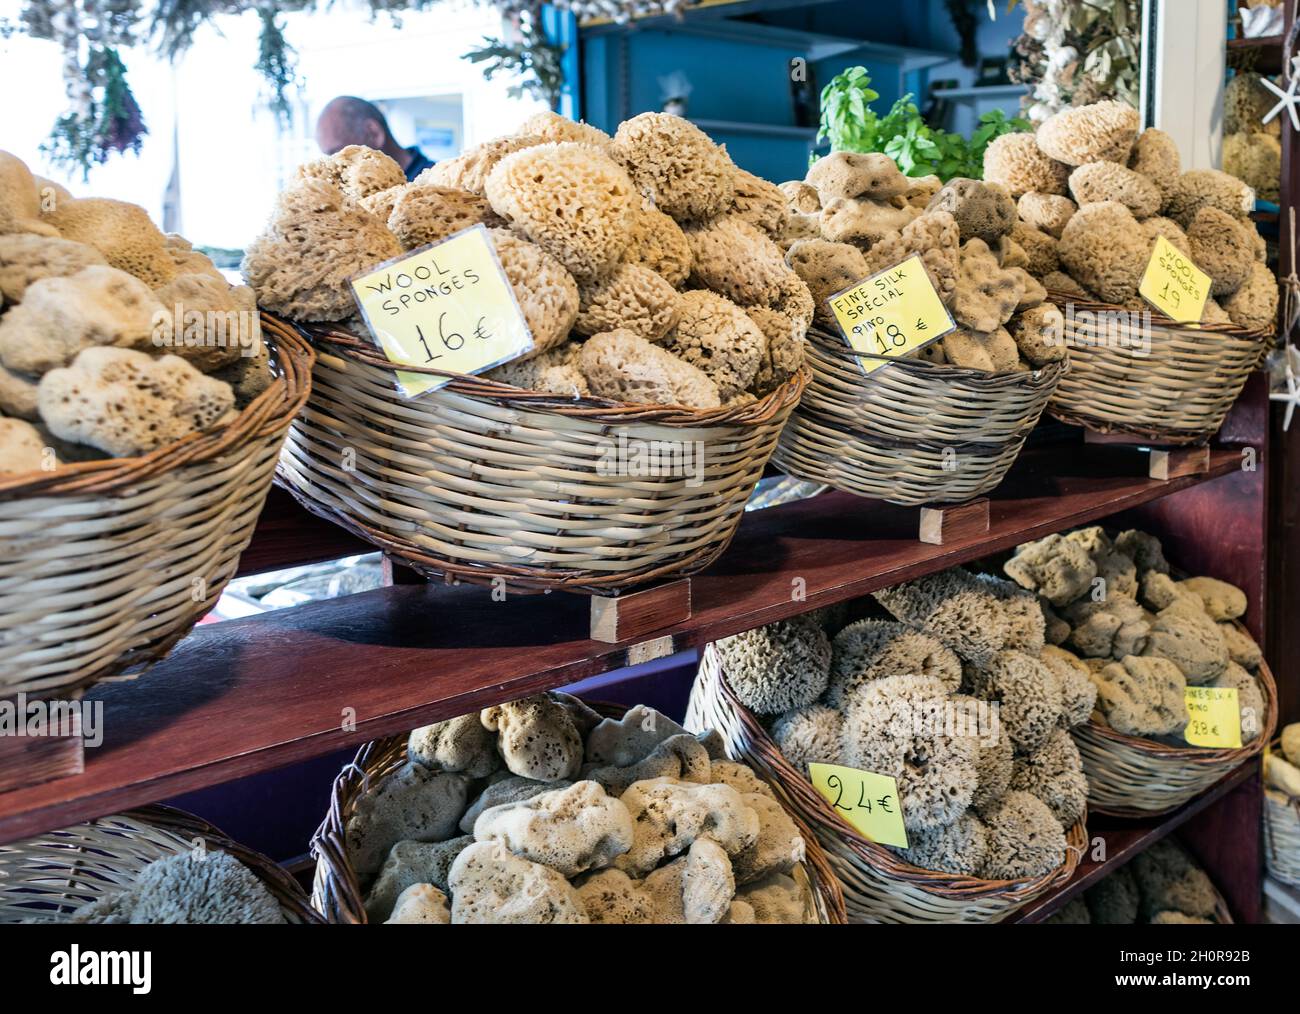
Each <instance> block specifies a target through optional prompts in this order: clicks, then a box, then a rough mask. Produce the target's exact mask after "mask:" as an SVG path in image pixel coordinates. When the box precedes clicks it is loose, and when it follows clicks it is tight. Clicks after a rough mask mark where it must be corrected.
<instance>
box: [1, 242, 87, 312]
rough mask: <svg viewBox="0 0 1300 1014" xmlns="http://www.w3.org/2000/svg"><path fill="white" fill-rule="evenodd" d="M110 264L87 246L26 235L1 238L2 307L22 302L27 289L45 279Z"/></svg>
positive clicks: (66, 275) (61, 276) (64, 276)
mask: <svg viewBox="0 0 1300 1014" xmlns="http://www.w3.org/2000/svg"><path fill="white" fill-rule="evenodd" d="M107 263H108V261H107V260H105V258H104V255H103V254H102V253H100V252H99V251H98V250H96V249H95V248H94V247H93V246H90V245H89V244H86V243H74V242H73V241H72V240H68V239H55V238H54V237H51V236H37V235H34V234H32V233H26V232H16V233H11V234H9V235H0V304H3V303H21V302H22V301H23V294H24V293H25V292H26V291H27V287H28V286H29V285H31V284H32V283H33V282H37V281H40V280H41V279H42V278H66V277H68V276H69V275H75V274H76V273H77V272H79V271H80V270H81V269H82V268H88V267H90V266H91V265H93V264H107Z"/></svg>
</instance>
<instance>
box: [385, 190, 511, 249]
mask: <svg viewBox="0 0 1300 1014" xmlns="http://www.w3.org/2000/svg"><path fill="white" fill-rule="evenodd" d="M480 223H483V224H489V225H493V224H500V220H499V219H498V218H497V217H496V215H495V214H494V213H493V211H492V207H491V205H489V204H488V202H487V201H486V200H485V199H484V198H482V197H479V196H478V195H477V194H471V193H470V192H469V191H468V190H453V189H451V188H450V187H438V186H433V185H430V184H426V183H418V184H417V183H412V184H410V185H409V186H406V187H403V188H402V191H401V193H400V194H399V195H398V196H397V199H396V200H395V201H394V202H393V208H392V211H391V212H390V213H389V215H388V228H389V229H390V230H392V233H393V235H394V236H396V237H397V239H398V241H399V242H400V243H401V244H402V246H404V247H406V249H408V250H414V249H415V248H416V247H420V246H426V245H427V244H429V243H437V242H439V241H440V240H444V239H446V238H447V237H448V236H450V235H451V234H452V233H454V232H460V231H461V230H462V229H468V228H469V227H470V226H471V225H478V224H480Z"/></svg>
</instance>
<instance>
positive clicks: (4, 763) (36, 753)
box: [0, 720, 86, 793]
mask: <svg viewBox="0 0 1300 1014" xmlns="http://www.w3.org/2000/svg"><path fill="white" fill-rule="evenodd" d="M74 724H75V725H76V728H75V729H74V730H73V731H71V732H69V733H67V734H65V735H59V736H56V735H50V736H0V793H4V792H12V791H13V790H14V789H23V788H27V787H28V786H31V785H40V784H41V783H42V782H52V781H54V780H55V779H56V778H67V777H69V776H71V775H79V774H81V773H82V772H84V771H85V770H86V754H85V741H84V740H83V739H82V737H81V723H80V720H77V721H76V722H75V723H74Z"/></svg>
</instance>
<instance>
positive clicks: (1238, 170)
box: [1223, 134, 1282, 201]
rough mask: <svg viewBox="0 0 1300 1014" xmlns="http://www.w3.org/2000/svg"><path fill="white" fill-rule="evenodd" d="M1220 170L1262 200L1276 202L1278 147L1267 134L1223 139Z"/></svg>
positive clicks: (1275, 141)
mask: <svg viewBox="0 0 1300 1014" xmlns="http://www.w3.org/2000/svg"><path fill="white" fill-rule="evenodd" d="M1223 169H1224V171H1225V172H1229V173H1231V174H1232V175H1233V176H1236V177H1237V178H1238V179H1240V180H1242V181H1243V182H1244V183H1247V184H1249V185H1250V186H1251V188H1253V189H1254V191H1255V193H1256V194H1258V195H1259V196H1260V197H1261V198H1262V199H1263V200H1265V201H1277V200H1278V196H1279V194H1280V193H1281V178H1282V145H1281V143H1280V142H1279V141H1278V139H1277V138H1276V137H1269V136H1268V135H1267V134H1228V135H1226V136H1225V137H1224V139H1223Z"/></svg>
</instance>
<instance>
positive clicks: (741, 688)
mask: <svg viewBox="0 0 1300 1014" xmlns="http://www.w3.org/2000/svg"><path fill="white" fill-rule="evenodd" d="M714 647H715V649H716V650H717V652H718V656H719V658H720V659H721V662H722V671H723V675H724V676H725V677H726V680H727V684H728V685H729V686H730V687H731V689H732V691H733V692H734V693H735V694H736V697H737V698H738V699H739V700H740V703H741V704H743V705H744V706H745V707H747V708H748V709H749V710H750V711H753V712H755V713H756V714H760V715H780V714H782V713H784V712H787V711H791V710H793V709H795V708H802V707H806V706H807V705H809V704H812V703H813V702H814V701H816V700H817V698H818V697H820V696H821V694H822V691H824V690H825V689H826V683H827V680H828V679H829V678H830V665H831V643H830V640H829V639H828V638H827V636H826V632H825V631H824V630H822V629H821V627H820V626H818V625H817V624H816V623H815V622H813V621H812V620H811V619H809V618H808V617H806V616H796V617H794V618H793V619H789V620H780V621H778V622H776V623H769V624H768V625H767V626H765V627H759V628H757V629H756V630H747V631H745V632H743V633H740V634H736V635H735V636H734V637H724V638H723V639H722V640H720V641H717V642H715V644H714Z"/></svg>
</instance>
